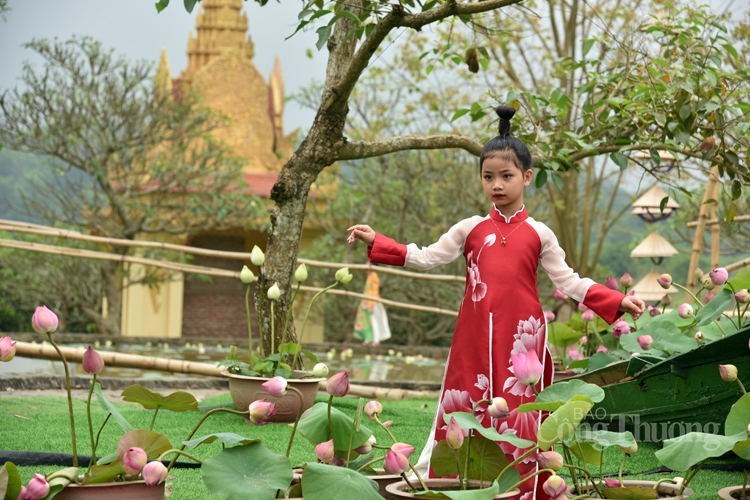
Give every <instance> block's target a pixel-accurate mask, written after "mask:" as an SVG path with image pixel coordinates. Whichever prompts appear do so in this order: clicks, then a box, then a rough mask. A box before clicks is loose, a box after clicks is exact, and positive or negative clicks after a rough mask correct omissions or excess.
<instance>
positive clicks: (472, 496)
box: [414, 482, 500, 500]
mask: <svg viewBox="0 0 750 500" xmlns="http://www.w3.org/2000/svg"><path fill="white" fill-rule="evenodd" d="M499 492H500V486H499V485H498V483H497V482H493V483H492V484H491V485H490V486H489V487H487V488H483V489H481V490H446V491H437V490H431V491H429V492H428V491H419V492H416V493H414V496H416V497H420V498H450V499H451V500H492V499H493V498H495V495H497V494H498V493H499Z"/></svg>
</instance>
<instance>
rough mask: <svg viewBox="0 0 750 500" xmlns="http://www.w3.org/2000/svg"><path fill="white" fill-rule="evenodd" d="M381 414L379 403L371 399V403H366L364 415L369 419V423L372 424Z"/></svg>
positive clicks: (381, 407) (381, 408)
mask: <svg viewBox="0 0 750 500" xmlns="http://www.w3.org/2000/svg"><path fill="white" fill-rule="evenodd" d="M382 412H383V405H381V404H380V401H375V400H374V399H373V400H372V401H368V402H367V404H366V405H365V415H367V418H369V419H370V421H373V422H374V421H375V419H376V418H378V417H379V416H380V414H381V413H382Z"/></svg>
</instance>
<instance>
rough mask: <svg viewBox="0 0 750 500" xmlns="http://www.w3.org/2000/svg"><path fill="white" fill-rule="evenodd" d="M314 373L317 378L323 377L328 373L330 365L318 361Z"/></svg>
mask: <svg viewBox="0 0 750 500" xmlns="http://www.w3.org/2000/svg"><path fill="white" fill-rule="evenodd" d="M312 373H313V377H315V378H323V377H325V376H326V375H328V365H326V364H325V363H318V364H316V365H315V366H313V370H312Z"/></svg>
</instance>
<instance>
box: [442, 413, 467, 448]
mask: <svg viewBox="0 0 750 500" xmlns="http://www.w3.org/2000/svg"><path fill="white" fill-rule="evenodd" d="M445 442H446V443H448V447H450V448H451V449H453V450H457V449H459V448H460V447H461V446H462V445H463V444H464V431H462V430H461V427H459V426H458V422H456V419H455V418H453V417H451V419H450V422H448V430H447V431H445Z"/></svg>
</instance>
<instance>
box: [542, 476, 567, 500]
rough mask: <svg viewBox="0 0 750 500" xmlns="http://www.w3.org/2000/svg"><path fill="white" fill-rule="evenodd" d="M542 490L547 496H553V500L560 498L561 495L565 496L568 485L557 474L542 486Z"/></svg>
mask: <svg viewBox="0 0 750 500" xmlns="http://www.w3.org/2000/svg"><path fill="white" fill-rule="evenodd" d="M542 489H543V490H544V492H545V493H546V494H548V495H549V496H551V497H552V498H555V497H559V496H560V495H564V494H565V492H567V491H568V485H567V484H565V481H563V478H561V477H560V476H558V475H557V474H552V475H551V476H550V477H549V478H547V480H546V481H545V482H544V484H543V485H542Z"/></svg>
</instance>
